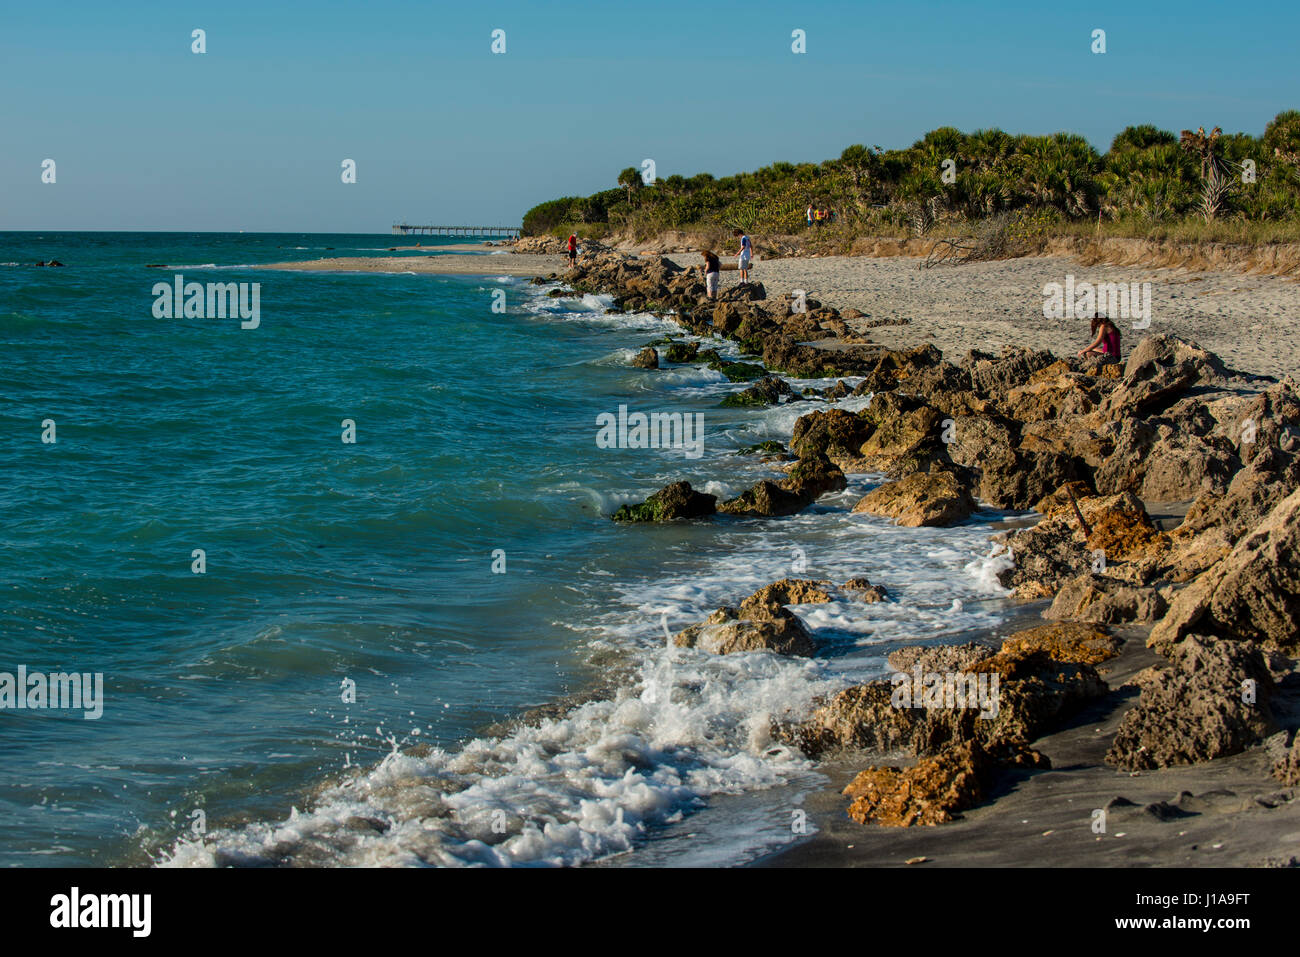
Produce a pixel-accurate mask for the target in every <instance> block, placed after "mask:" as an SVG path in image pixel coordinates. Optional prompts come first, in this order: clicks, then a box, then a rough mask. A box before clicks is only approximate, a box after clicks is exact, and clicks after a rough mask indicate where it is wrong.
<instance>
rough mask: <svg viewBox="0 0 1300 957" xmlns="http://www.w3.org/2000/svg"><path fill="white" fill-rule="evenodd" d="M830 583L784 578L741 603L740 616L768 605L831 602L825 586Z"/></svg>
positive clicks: (765, 586)
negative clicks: (752, 609)
mask: <svg viewBox="0 0 1300 957" xmlns="http://www.w3.org/2000/svg"><path fill="white" fill-rule="evenodd" d="M829 585H830V582H828V581H811V580H809V579H806V578H782V579H781V580H780V581H779V582H773V583H772V584H770V585H764V586H763V587H762V588H760V589H759V590H758V591H756V592H754V594H752V595H750V596H749V597H748V598H746V599H745V600H744V601H742V602H741V603H740V614H741V617H744V616H745V614H746V611H747V610H748V609H751V608H757V607H764V606H767V605H806V604H822V603H825V602H828V601H830V600H831V596H830V595H829V594H828V593H827V592H826V591H825V588H824V586H829Z"/></svg>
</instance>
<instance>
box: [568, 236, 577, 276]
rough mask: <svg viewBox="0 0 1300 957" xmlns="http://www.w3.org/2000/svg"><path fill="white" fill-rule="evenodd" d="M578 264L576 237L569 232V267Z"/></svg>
mask: <svg viewBox="0 0 1300 957" xmlns="http://www.w3.org/2000/svg"><path fill="white" fill-rule="evenodd" d="M577 265H578V237H577V236H576V235H575V234H573V233H569V268H570V269H573V268H575V267H576V266H577Z"/></svg>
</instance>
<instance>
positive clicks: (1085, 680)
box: [774, 624, 1114, 757]
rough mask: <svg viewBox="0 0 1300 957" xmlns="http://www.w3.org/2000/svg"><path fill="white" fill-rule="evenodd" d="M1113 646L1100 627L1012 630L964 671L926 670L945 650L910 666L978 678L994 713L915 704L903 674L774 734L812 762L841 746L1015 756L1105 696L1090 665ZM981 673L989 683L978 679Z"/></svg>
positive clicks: (836, 700)
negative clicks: (960, 749) (956, 747)
mask: <svg viewBox="0 0 1300 957" xmlns="http://www.w3.org/2000/svg"><path fill="white" fill-rule="evenodd" d="M1112 641H1113V640H1112V639H1110V638H1109V637H1108V636H1107V635H1106V634H1105V633H1104V632H1100V631H1098V630H1097V629H1096V628H1092V627H1089V626H1085V625H1074V624H1058V625H1049V626H1042V627H1039V628H1032V629H1026V630H1025V631H1021V632H1017V633H1016V634H1014V635H1012V636H1010V637H1009V638H1007V640H1006V641H1004V642H1003V644H1002V648H1001V649H1000V650H999V651H998V652H997V653H995V654H988V655H982V656H980V657H978V659H977V660H974V661H972V662H971V663H970V664H967V665H965V666H963V667H960V668H956V669H951V670H949V669H938V668H936V669H928V668H927V667H926V664H927V663H928V662H930V661H938V660H939V658H938V657H937V656H938V655H941V654H942V653H941V652H934V654H935V655H936V657H935V658H929V657H926V656H925V655H924V654H921V655H918V656H917V658H916V659H915V660H914V661H913V663H912V668H913V669H914V670H915V669H916V668H917V665H918V663H920V664H921V665H922V668H921V672H922V677H923V676H924V675H925V674H926V673H931V674H932V673H933V672H934V671H940V672H941V673H943V674H947V675H948V676H949V678H950V679H954V683H955V679H957V678H958V677H960V676H962V675H964V676H965V678H963V679H961V680H962V681H963V682H965V681H974V682H976V683H979V682H981V681H982V682H983V687H984V690H985V691H986V692H991V693H992V696H993V698H994V699H995V701H996V707H995V708H994V709H990V710H993V711H995V712H996V713H994V714H988V715H986V714H982V713H981V709H980V708H975V707H965V708H961V707H955V704H956V701H955V699H954V701H952V702H947V701H945V705H944V706H927V705H925V704H924V703H923V702H914V701H912V700H911V698H912V695H911V691H910V688H911V684H910V682H911V681H912V680H913V679H914V677H915V675H914V674H903V675H901V676H895V677H894V678H893V679H891V680H890V681H875V682H870V683H868V684H863V685H857V686H855V687H852V688H846V689H844V690H843V691H841V692H839V693H837V694H835V695H833V696H832V697H831V698H830V700H829V701H827V702H826V704H824V705H822V706H821V707H819V708H817V709H815V710H814V711H813V712H812V714H810V715H809V716H808V718H807V719H806V720H804V721H803V722H800V723H799V724H797V725H794V726H793V727H785V726H781V725H778V726H777V727H776V728H774V733H776V734H777V736H778V737H780V738H782V739H784V740H788V741H791V742H792V743H794V744H795V745H796V746H798V747H799V748H800V749H801V750H802V751H804V753H806V754H808V755H809V756H810V757H817V756H819V755H822V754H825V753H828V752H833V751H837V750H841V749H867V750H872V751H878V752H890V751H896V750H907V751H910V752H911V753H912V754H916V755H926V754H935V753H937V752H938V751H939V750H941V749H942V748H944V747H947V746H948V745H950V744H954V743H958V742H962V741H972V740H975V741H979V742H980V743H981V744H983V745H984V746H985V747H986V748H988V749H989V750H991V751H997V752H999V753H1003V752H1006V751H1012V752H1014V751H1016V750H1018V749H1021V748H1023V747H1025V746H1027V745H1028V744H1029V743H1030V742H1032V741H1033V740H1034V739H1035V738H1037V737H1038V736H1040V735H1041V734H1043V733H1045V732H1046V731H1047V730H1048V729H1049V728H1051V727H1052V726H1053V725H1055V724H1056V723H1057V722H1059V721H1060V720H1062V719H1063V718H1064V717H1066V716H1068V715H1069V714H1072V713H1073V712H1074V711H1076V710H1077V709H1078V708H1079V707H1081V706H1082V705H1083V704H1084V703H1085V702H1086V701H1088V700H1090V699H1092V698H1094V697H1096V696H1098V695H1101V694H1104V693H1106V691H1107V688H1106V684H1105V682H1104V681H1102V680H1101V679H1100V677H1098V675H1097V672H1096V669H1095V668H1094V667H1093V662H1095V661H1101V660H1104V659H1105V658H1106V657H1110V656H1111V655H1112V654H1113V653H1114V652H1113V651H1111V650H1109V648H1110V644H1111V643H1112ZM927 651H930V650H928V649H927ZM1063 659H1064V660H1063ZM981 675H984V676H986V677H984V678H983V679H981V677H980V676H981ZM995 682H996V683H995ZM904 692H906V695H904V694H903V693H904ZM896 696H897V697H896ZM896 701H897V704H896V703H895V702H896Z"/></svg>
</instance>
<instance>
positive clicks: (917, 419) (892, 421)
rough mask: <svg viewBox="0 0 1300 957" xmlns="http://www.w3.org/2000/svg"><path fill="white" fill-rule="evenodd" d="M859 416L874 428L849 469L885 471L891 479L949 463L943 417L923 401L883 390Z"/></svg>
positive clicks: (856, 470)
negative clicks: (944, 440)
mask: <svg viewBox="0 0 1300 957" xmlns="http://www.w3.org/2000/svg"><path fill="white" fill-rule="evenodd" d="M859 417H860V418H862V419H863V420H864V421H866V422H867V423H869V424H870V425H871V427H872V428H871V432H870V434H869V435H868V436H867V438H866V440H865V441H864V442H863V443H862V445H861V446H860V447H859V448H858V454H857V460H856V461H855V462H853V463H851V465H850V469H849V470H851V471H855V472H884V473H885V474H886V475H888V476H889V477H890V478H901V477H902V476H904V475H907V474H908V473H910V472H915V471H919V470H924V469H928V468H929V467H930V466H931V465H933V464H935V463H947V462H948V453H947V448H946V446H945V445H944V442H943V440H942V432H943V426H942V421H943V416H942V415H941V414H940V413H939V412H938V410H937V409H934V408H932V407H931V406H929V405H927V404H926V403H925V401H924V400H921V399H917V398H915V397H912V396H905V395H901V394H899V393H897V392H882V393H879V394H877V395H875V396H873V397H872V399H871V404H870V405H869V406H867V408H866V409H864V410H863V411H862V412H861V413H859ZM841 467H843V466H841Z"/></svg>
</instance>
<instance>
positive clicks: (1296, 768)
mask: <svg viewBox="0 0 1300 957" xmlns="http://www.w3.org/2000/svg"><path fill="white" fill-rule="evenodd" d="M1273 777H1275V778H1277V779H1278V780H1279V781H1281V782H1282V783H1283V784H1285V785H1286V786H1287V787H1300V734H1297V735H1296V736H1295V739H1294V740H1293V741H1292V742H1291V747H1290V749H1288V750H1286V751H1284V752H1283V753H1282V754H1281V755H1280V756H1279V757H1278V759H1277V761H1276V762H1274V764H1273Z"/></svg>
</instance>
